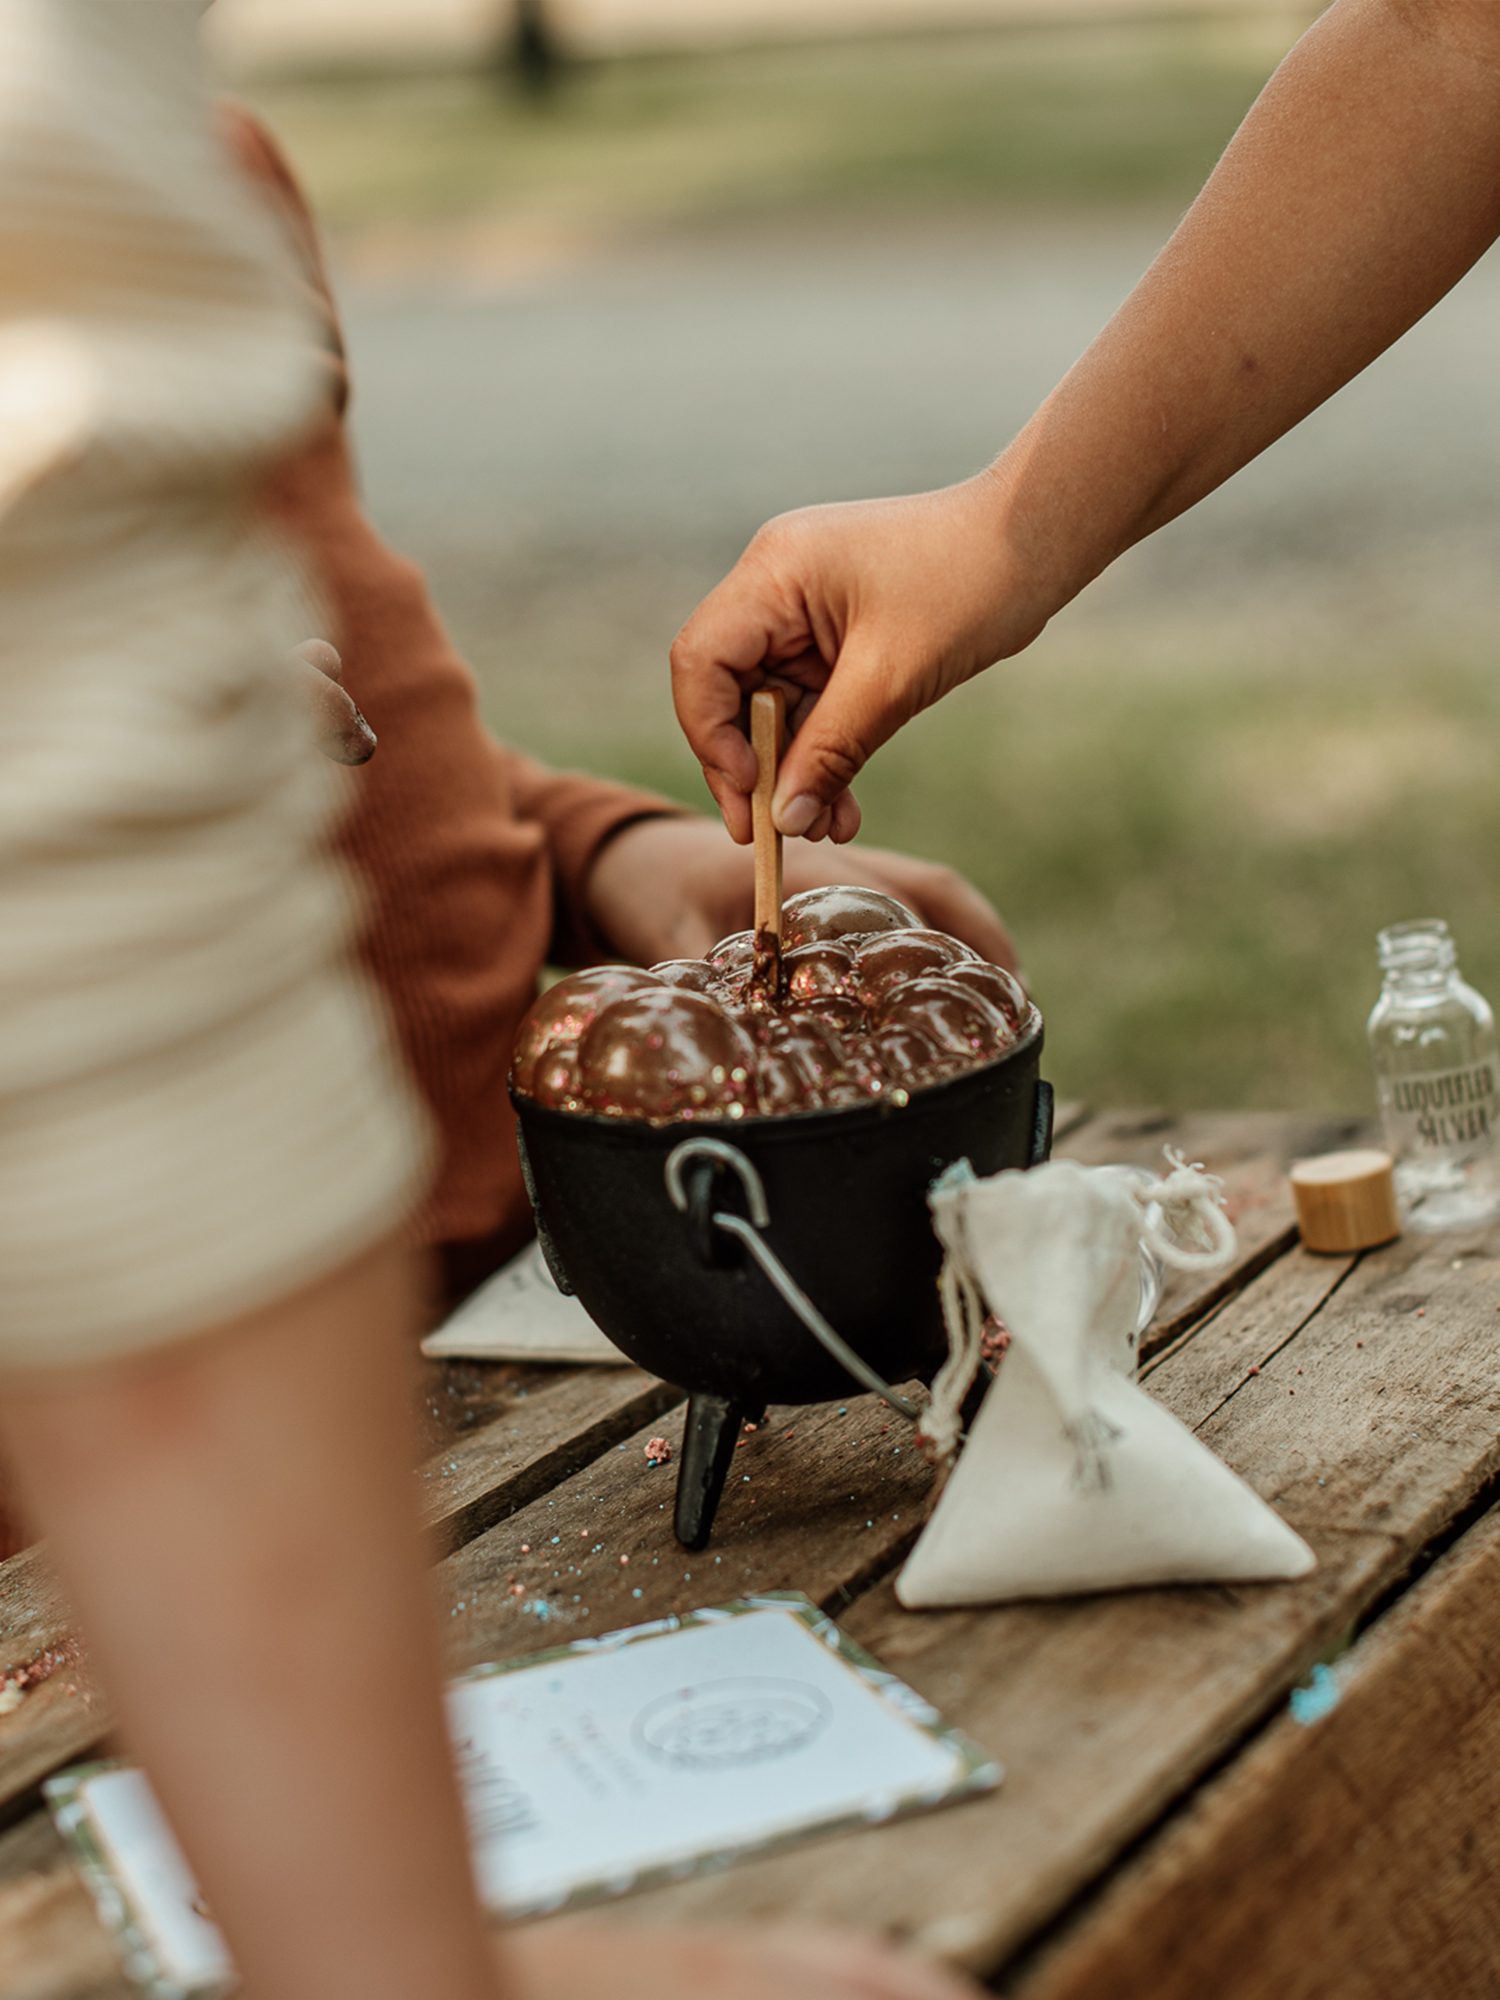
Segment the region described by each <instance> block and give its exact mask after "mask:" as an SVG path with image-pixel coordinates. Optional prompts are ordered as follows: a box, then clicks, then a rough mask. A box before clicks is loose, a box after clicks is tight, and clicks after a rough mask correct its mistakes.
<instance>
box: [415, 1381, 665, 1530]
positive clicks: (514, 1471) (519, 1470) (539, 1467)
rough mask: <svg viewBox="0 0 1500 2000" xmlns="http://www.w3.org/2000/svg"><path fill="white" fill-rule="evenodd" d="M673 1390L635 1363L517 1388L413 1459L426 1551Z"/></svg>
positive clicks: (554, 1474) (511, 1501)
mask: <svg viewBox="0 0 1500 2000" xmlns="http://www.w3.org/2000/svg"><path fill="white" fill-rule="evenodd" d="M681 1400H682V1395H681V1392H680V1391H679V1390H677V1389H673V1388H671V1387H669V1385H668V1384H667V1383H665V1382H659V1381H657V1379H656V1377H655V1376H654V1375H647V1374H646V1373H645V1372H644V1370H642V1369H639V1368H592V1369H586V1368H580V1369H577V1370H570V1371H569V1372H568V1373H566V1374H564V1375H562V1376H561V1377H560V1378H559V1379H557V1380H555V1381H553V1382H549V1383H544V1384H543V1385H542V1386H541V1387H539V1388H537V1389H534V1390H532V1391H531V1392H529V1393H528V1394H525V1395H524V1396H521V1397H518V1398H517V1399H515V1400H514V1401H513V1402H511V1403H510V1404H509V1406H508V1407H507V1408H506V1409H505V1411H504V1413H503V1414H502V1415H500V1416H498V1417H495V1418H493V1419H492V1420H491V1421H490V1422H489V1423H487V1424H484V1425H483V1426H481V1428H479V1429H478V1430H472V1431H469V1432H467V1433H466V1434H465V1435H463V1436H461V1437H459V1438H457V1439H456V1440H455V1441H454V1442H453V1444H451V1445H450V1446H448V1447H447V1448H446V1449H445V1450H443V1451H439V1452H437V1453H435V1454H434V1455H433V1456H432V1457H431V1458H429V1459H428V1460H427V1461H426V1462H425V1464H423V1465H422V1466H420V1467H419V1468H418V1471H417V1478H418V1480H419V1481H420V1483H421V1487H422V1508H423V1513H424V1514H425V1516H426V1519H427V1523H428V1529H429V1532H430V1534H431V1536H432V1540H433V1544H434V1553H435V1554H443V1555H446V1554H448V1553H449V1552H451V1551H452V1550H453V1549H457V1548H461V1547H462V1546H463V1545H464V1543H465V1542H471V1541H473V1540H474V1538H475V1537H476V1536H477V1535H481V1534H483V1533H484V1532H485V1530H486V1529H487V1528H491V1527H493V1526H494V1524H495V1523H496V1522H497V1521H501V1520H504V1519H505V1517H506V1516H507V1515H509V1514H513V1513H514V1512H515V1511H516V1509H517V1508H518V1507H524V1506H525V1505H526V1503H527V1502H528V1501H529V1500H533V1499H535V1498H536V1496H537V1495H538V1494H539V1493H545V1492H546V1491H547V1489H548V1488H549V1487H551V1486H555V1485H556V1484H557V1483H558V1482H559V1481H560V1480H563V1479H566V1478H567V1477H568V1475H569V1474H570V1473H572V1472H576V1471H577V1470H578V1469H579V1467H581V1466H584V1465H588V1464H589V1463H590V1462H591V1461H592V1460H594V1459H596V1458H598V1457H599V1455H600V1454H601V1453H602V1452H606V1451H608V1450H610V1448H611V1447H612V1446H614V1445H616V1444H618V1443H619V1442H620V1440H621V1439H622V1438H626V1437H629V1436H630V1435H631V1434H632V1432H634V1431H636V1430H638V1429H639V1428H640V1427H641V1425H642V1424H650V1423H652V1422H654V1421H655V1420H656V1419H657V1418H659V1417H661V1416H663V1415H665V1413H666V1412H667V1411H668V1410H670V1409H671V1408H673V1406H674V1405H675V1404H677V1403H680V1402H681Z"/></svg>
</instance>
